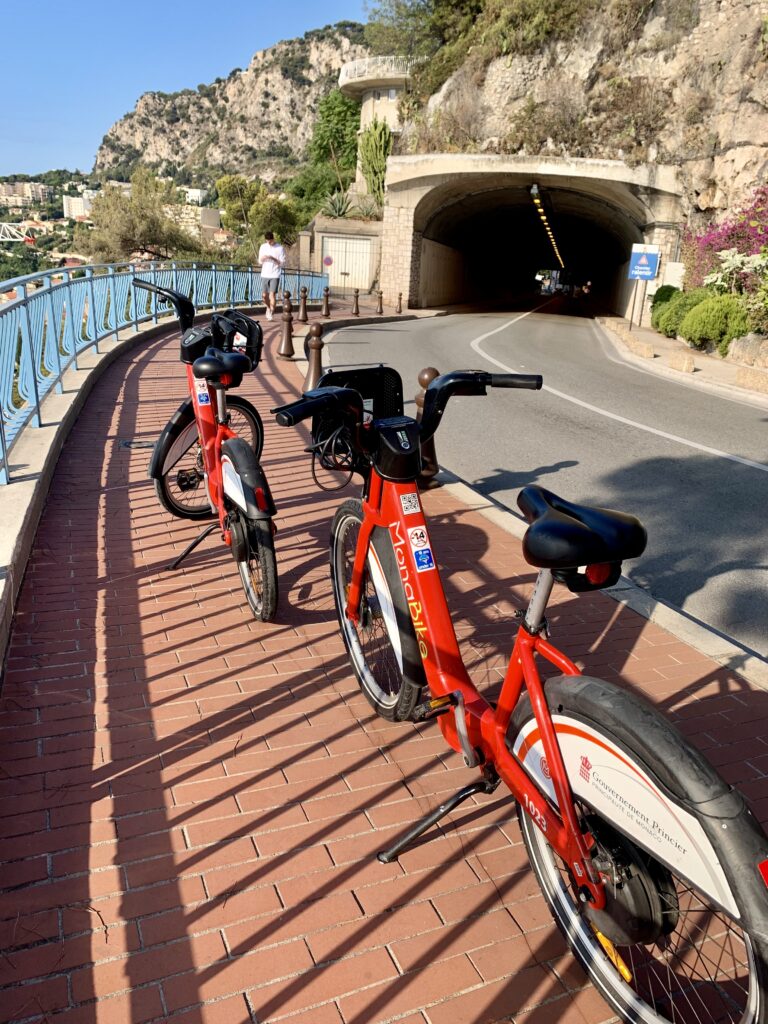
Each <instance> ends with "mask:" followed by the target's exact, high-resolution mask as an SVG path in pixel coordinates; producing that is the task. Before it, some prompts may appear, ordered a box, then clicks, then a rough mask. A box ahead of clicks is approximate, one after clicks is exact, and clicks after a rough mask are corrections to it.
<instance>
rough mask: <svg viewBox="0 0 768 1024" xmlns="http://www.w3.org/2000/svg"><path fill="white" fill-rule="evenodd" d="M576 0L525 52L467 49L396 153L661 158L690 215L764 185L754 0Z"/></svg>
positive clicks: (766, 123)
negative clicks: (483, 54)
mask: <svg viewBox="0 0 768 1024" xmlns="http://www.w3.org/2000/svg"><path fill="white" fill-rule="evenodd" d="M550 6H551V5H550ZM571 6H573V5H571ZM588 8H589V9H591V14H590V15H589V16H584V18H583V23H582V24H581V26H580V28H579V30H578V31H576V32H575V33H574V34H573V35H572V36H571V38H569V39H567V40H564V39H560V40H558V41H552V40H550V41H549V42H546V43H544V45H542V46H541V47H540V48H539V49H538V50H536V51H535V52H532V53H531V52H529V53H517V54H511V55H507V56H498V57H494V58H492V59H490V60H488V59H486V60H482V59H480V58H479V57H478V55H477V53H473V52H472V49H474V48H472V49H470V52H469V54H468V56H467V58H466V60H465V61H464V63H463V64H462V66H461V67H460V68H459V69H458V70H457V71H456V72H455V73H454V74H453V75H452V76H451V77H450V78H449V79H448V81H447V82H446V83H445V84H444V85H443V86H442V88H441V89H440V90H439V92H437V93H436V94H435V95H433V96H432V97H431V98H430V100H429V102H428V104H427V106H426V108H425V109H424V110H422V111H421V112H420V113H418V114H416V115H415V116H414V117H412V118H411V120H410V122H409V123H408V124H406V130H405V132H404V133H403V136H402V138H401V141H400V147H401V151H403V152H429V151H441V150H442V151H445V150H446V149H447V150H450V149H453V150H460V151H469V152H472V151H475V152H491V153H526V154H529V155H534V154H538V153H549V154H557V155H562V156H571V157H606V158H613V159H623V160H626V161H627V162H629V163H639V162H651V163H653V162H660V163H667V164H675V165H679V166H680V168H681V178H682V181H683V183H684V185H685V188H686V196H687V199H688V201H689V209H690V212H691V214H692V215H693V216H694V220H695V219H696V214H697V212H698V213H699V215H701V214H705V215H706V217H707V218H710V217H712V216H713V215H716V214H718V213H719V212H722V211H725V210H729V209H733V207H734V206H737V205H738V204H739V203H740V202H742V201H743V199H744V198H745V196H746V195H747V194H748V193H749V191H750V190H751V189H753V188H754V187H755V185H757V184H760V183H764V182H765V181H766V177H767V175H768V62H767V58H768V2H766V0H650V2H642V3H640V2H636V0H592V3H585V4H583V6H582V8H581V9H582V11H586V10H587V9H588ZM630 9H631V13H632V17H633V19H634V20H632V21H630V20H629V19H628V17H627V12H629V11H630ZM619 16H622V17H623V19H624V20H623V23H620V21H619Z"/></svg>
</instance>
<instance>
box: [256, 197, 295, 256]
mask: <svg viewBox="0 0 768 1024" xmlns="http://www.w3.org/2000/svg"><path fill="white" fill-rule="evenodd" d="M248 219H249V221H250V230H249V234H250V236H251V238H252V239H253V240H254V242H258V243H259V244H261V242H263V241H264V232H265V231H272V232H273V233H274V234H275V236H276V237H277V238H279V239H280V241H281V242H284V243H285V244H286V245H293V243H294V242H295V241H296V232H297V230H298V227H299V224H298V217H297V214H296V208H295V207H294V205H293V204H292V203H290V202H286V201H285V200H283V199H279V198H278V197H277V196H271V195H268V194H267V193H266V190H265V193H264V195H260V196H259V197H258V198H257V199H256V200H255V201H254V203H253V205H252V206H251V208H250V210H249V211H248Z"/></svg>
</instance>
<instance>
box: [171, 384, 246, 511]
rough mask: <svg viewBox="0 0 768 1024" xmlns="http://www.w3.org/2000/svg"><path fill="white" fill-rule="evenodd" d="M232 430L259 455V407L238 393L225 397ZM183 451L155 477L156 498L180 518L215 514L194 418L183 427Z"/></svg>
mask: <svg viewBox="0 0 768 1024" xmlns="http://www.w3.org/2000/svg"><path fill="white" fill-rule="evenodd" d="M227 409H228V410H229V415H230V421H229V425H230V427H231V429H232V430H233V431H234V432H235V433H236V434H237V436H238V437H241V438H242V439H243V440H244V441H245V443H246V444H247V445H248V446H249V447H250V448H252V449H253V451H254V453H255V455H256V458H257V459H258V458H260V456H261V451H262V448H263V447H264V426H263V424H262V422H261V417H260V416H259V413H258V410H257V409H255V408H254V407H253V406H252V405H251V403H250V402H249V401H247V400H246V399H245V398H241V397H240V395H229V396H228V397H227ZM183 438H184V440H183V441H182V452H181V455H180V456H179V458H178V459H176V460H175V461H174V464H173V466H171V468H170V469H169V470H168V472H167V473H164V474H163V475H162V476H161V477H159V478H158V479H156V480H155V494H157V498H158V501H159V502H160V504H161V505H162V506H163V508H165V509H166V510H167V511H168V512H170V513H171V515H174V516H177V517H178V518H179V519H208V518H210V517H211V516H213V515H214V513H213V512H212V511H211V503H210V501H209V500H208V490H207V488H206V486H205V467H204V465H203V451H202V447H201V445H200V437H199V435H198V433H197V424H196V423H195V422H194V420H193V421H192V422H191V423H190V424H189V425H188V426H187V427H186V428H185V433H184V435H183Z"/></svg>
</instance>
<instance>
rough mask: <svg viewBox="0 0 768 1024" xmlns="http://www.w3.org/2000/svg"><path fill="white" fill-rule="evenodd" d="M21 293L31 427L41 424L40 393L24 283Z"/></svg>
mask: <svg viewBox="0 0 768 1024" xmlns="http://www.w3.org/2000/svg"><path fill="white" fill-rule="evenodd" d="M21 294H22V297H23V299H24V323H25V325H26V330H23V331H22V332H21V344H22V347H23V345H24V336H25V335H26V341H27V348H28V349H29V368H30V370H31V371H32V390H33V391H34V393H35V411H34V413H33V414H32V417H31V418H30V421H29V422H30V424H31V425H32V426H33V427H40V426H42V421H41V419H40V395H39V393H38V390H37V375H38V372H39V370H38V367H36V366H35V346H34V344H33V342H32V321H31V319H30V316H29V306H28V305H27V286H26V284H22V285H21ZM42 354H43V353H42V347H41V351H40V355H41V356H42Z"/></svg>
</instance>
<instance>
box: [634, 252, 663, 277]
mask: <svg viewBox="0 0 768 1024" xmlns="http://www.w3.org/2000/svg"><path fill="white" fill-rule="evenodd" d="M658 269H659V254H658V253H657V252H635V251H634V250H633V252H632V255H631V256H630V257H629V273H628V275H627V277H628V279H629V280H630V281H652V280H653V278H654V277H656V274H657V272H658Z"/></svg>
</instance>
